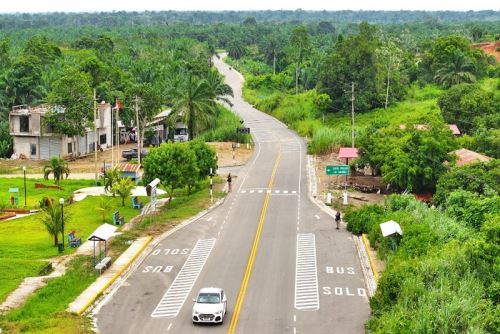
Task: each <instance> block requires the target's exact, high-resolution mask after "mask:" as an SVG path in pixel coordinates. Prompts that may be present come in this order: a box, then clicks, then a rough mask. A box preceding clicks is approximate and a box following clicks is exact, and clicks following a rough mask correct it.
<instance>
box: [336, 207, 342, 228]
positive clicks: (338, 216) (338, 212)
mask: <svg viewBox="0 0 500 334" xmlns="http://www.w3.org/2000/svg"><path fill="white" fill-rule="evenodd" d="M340 220H341V217H340V211H337V213H336V214H335V223H337V230H338V229H339V227H340Z"/></svg>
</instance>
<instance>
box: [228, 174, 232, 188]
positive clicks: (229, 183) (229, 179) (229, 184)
mask: <svg viewBox="0 0 500 334" xmlns="http://www.w3.org/2000/svg"><path fill="white" fill-rule="evenodd" d="M231 182H232V177H231V173H229V174H228V175H227V189H228V192H229V191H231Z"/></svg>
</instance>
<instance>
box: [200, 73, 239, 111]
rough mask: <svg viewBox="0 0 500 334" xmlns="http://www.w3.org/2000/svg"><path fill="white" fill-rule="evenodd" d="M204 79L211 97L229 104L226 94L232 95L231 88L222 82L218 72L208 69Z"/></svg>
mask: <svg viewBox="0 0 500 334" xmlns="http://www.w3.org/2000/svg"><path fill="white" fill-rule="evenodd" d="M206 80H207V83H208V85H209V86H210V90H211V91H212V95H213V98H214V99H217V100H219V101H222V102H225V103H227V104H229V105H231V101H229V99H228V96H234V95H233V89H232V88H231V87H230V86H229V85H227V84H225V83H224V81H223V80H222V77H221V76H220V75H219V73H217V72H215V71H212V70H211V71H209V72H208V75H207V79H206Z"/></svg>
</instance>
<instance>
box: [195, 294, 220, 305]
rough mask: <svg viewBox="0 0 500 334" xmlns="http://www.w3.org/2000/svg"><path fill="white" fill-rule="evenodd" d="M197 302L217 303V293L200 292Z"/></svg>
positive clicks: (218, 300) (218, 298) (218, 301)
mask: <svg viewBox="0 0 500 334" xmlns="http://www.w3.org/2000/svg"><path fill="white" fill-rule="evenodd" d="M197 303H201V304H218V303H220V296H219V294H218V293H215V292H213V293H200V294H199V295H198V300H197Z"/></svg>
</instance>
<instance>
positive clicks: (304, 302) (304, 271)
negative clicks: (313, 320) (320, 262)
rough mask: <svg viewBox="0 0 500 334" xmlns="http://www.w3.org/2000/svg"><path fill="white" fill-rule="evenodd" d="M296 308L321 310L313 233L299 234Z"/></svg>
mask: <svg viewBox="0 0 500 334" xmlns="http://www.w3.org/2000/svg"><path fill="white" fill-rule="evenodd" d="M295 308H296V309H297V310H308V311H313V310H319V292H318V271H317V264H316V241H315V236H314V234H312V233H302V234H297V257H296V264H295Z"/></svg>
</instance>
